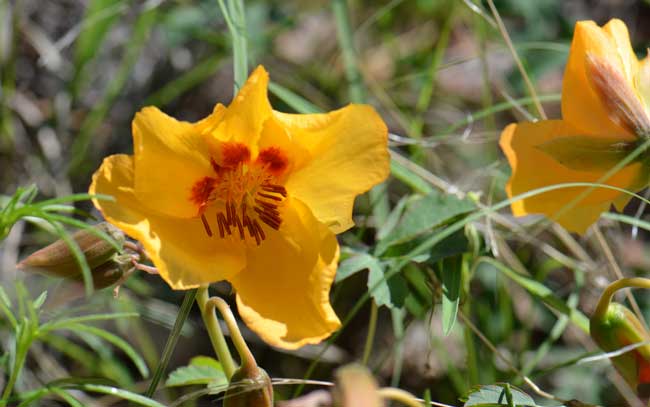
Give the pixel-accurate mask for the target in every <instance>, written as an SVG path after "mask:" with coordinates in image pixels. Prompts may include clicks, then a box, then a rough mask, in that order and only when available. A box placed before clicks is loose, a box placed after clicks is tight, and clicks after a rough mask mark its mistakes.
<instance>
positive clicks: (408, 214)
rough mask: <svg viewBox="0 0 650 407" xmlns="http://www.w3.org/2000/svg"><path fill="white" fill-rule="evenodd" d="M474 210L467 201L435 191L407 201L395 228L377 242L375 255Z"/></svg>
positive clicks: (471, 204) (470, 202)
mask: <svg viewBox="0 0 650 407" xmlns="http://www.w3.org/2000/svg"><path fill="white" fill-rule="evenodd" d="M474 209H476V205H475V204H474V203H473V202H472V201H470V200H468V199H460V198H458V197H456V196H454V195H446V194H442V193H440V192H437V191H434V192H431V193H429V194H427V195H425V196H423V197H421V198H419V199H414V200H412V201H409V202H408V204H407V207H406V210H405V211H404V215H403V216H402V218H401V219H400V221H399V223H398V224H397V226H395V228H394V229H393V230H392V231H391V232H390V233H389V234H388V235H387V236H386V237H385V238H384V239H382V240H380V241H379V243H378V245H377V249H376V253H377V254H381V253H383V252H384V251H385V250H386V249H387V248H388V247H390V246H392V245H396V244H400V243H405V242H408V241H410V240H412V239H414V238H415V237H417V236H419V235H421V234H423V233H425V232H429V231H431V229H433V228H436V227H438V226H440V225H442V224H444V223H446V222H447V221H449V220H450V219H452V218H454V217H456V216H458V215H462V214H465V213H468V212H471V211H472V210H474Z"/></svg>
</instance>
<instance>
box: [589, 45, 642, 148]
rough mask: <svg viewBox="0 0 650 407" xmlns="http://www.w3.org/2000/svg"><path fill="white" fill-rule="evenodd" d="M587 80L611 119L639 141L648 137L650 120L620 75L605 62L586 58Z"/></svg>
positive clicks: (639, 101) (637, 97)
mask: <svg viewBox="0 0 650 407" xmlns="http://www.w3.org/2000/svg"><path fill="white" fill-rule="evenodd" d="M585 66H586V68H587V77H588V78H589V80H590V82H591V85H592V88H593V89H594V91H595V92H596V94H597V95H598V97H599V98H600V100H601V101H602V102H603V105H604V106H605V107H606V108H607V111H608V113H609V117H610V119H611V120H612V121H613V122H615V123H616V124H618V125H619V126H621V127H622V128H624V129H626V130H628V131H630V132H632V133H634V134H636V135H637V136H639V137H644V138H648V137H650V117H648V113H647V112H646V110H645V106H644V105H643V103H641V100H639V96H638V95H637V93H636V91H635V90H634V88H633V87H632V85H631V84H630V82H629V81H628V80H627V79H625V77H624V76H623V73H622V72H620V71H619V70H618V69H617V68H616V67H615V66H614V65H612V64H611V63H610V62H609V61H607V60H606V59H604V58H601V57H598V56H595V55H592V54H587V59H586V64H585Z"/></svg>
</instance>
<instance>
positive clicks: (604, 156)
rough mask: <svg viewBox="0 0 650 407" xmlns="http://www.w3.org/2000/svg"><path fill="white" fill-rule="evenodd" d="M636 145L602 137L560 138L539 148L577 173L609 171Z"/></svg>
mask: <svg viewBox="0 0 650 407" xmlns="http://www.w3.org/2000/svg"><path fill="white" fill-rule="evenodd" d="M635 147H636V145H635V144H634V143H626V142H623V141H621V140H620V139H606V138H602V137H588V136H568V137H560V138H556V139H553V140H550V141H547V142H545V143H543V144H540V145H538V146H537V148H538V149H540V150H542V151H543V152H545V153H546V154H548V155H549V156H551V157H552V158H553V159H554V160H555V161H557V162H558V163H560V164H562V165H563V166H565V167H567V168H569V169H572V170H576V171H603V172H604V171H607V170H609V169H610V168H612V167H613V166H615V165H616V164H618V163H619V162H620V161H621V160H623V159H624V158H625V157H626V156H627V155H628V154H629V153H630V152H632V151H633V150H634V148H635Z"/></svg>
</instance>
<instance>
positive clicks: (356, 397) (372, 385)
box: [334, 365, 384, 407]
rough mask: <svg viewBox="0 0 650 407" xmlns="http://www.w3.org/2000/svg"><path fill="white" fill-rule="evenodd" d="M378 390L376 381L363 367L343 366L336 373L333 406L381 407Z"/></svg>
mask: <svg viewBox="0 0 650 407" xmlns="http://www.w3.org/2000/svg"><path fill="white" fill-rule="evenodd" d="M378 390H379V386H378V385H377V381H376V380H375V378H374V377H373V376H372V374H371V373H370V372H369V371H368V369H366V368H365V367H364V366H361V365H348V366H344V367H342V368H340V369H338V370H337V371H336V388H335V390H334V406H336V407H383V406H384V402H383V401H382V399H381V397H380V396H379V393H378V392H377V391H378Z"/></svg>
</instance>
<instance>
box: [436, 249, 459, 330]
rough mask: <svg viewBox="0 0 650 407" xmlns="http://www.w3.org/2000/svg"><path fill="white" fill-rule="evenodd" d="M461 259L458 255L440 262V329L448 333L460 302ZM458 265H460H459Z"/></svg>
mask: <svg viewBox="0 0 650 407" xmlns="http://www.w3.org/2000/svg"><path fill="white" fill-rule="evenodd" d="M461 261H462V262H463V263H464V260H461V259H459V258H458V257H455V258H450V259H445V260H442V261H441V262H440V268H441V270H440V272H441V274H442V331H443V332H444V334H445V335H449V333H450V332H451V330H452V328H453V327H454V323H455V322H456V315H457V314H458V304H459V303H460V287H461V277H462V275H463V272H462V270H461V267H462V266H461V264H462V263H461ZM459 266H460V267H459Z"/></svg>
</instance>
